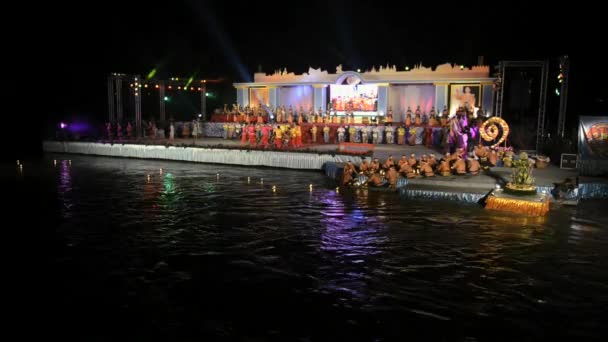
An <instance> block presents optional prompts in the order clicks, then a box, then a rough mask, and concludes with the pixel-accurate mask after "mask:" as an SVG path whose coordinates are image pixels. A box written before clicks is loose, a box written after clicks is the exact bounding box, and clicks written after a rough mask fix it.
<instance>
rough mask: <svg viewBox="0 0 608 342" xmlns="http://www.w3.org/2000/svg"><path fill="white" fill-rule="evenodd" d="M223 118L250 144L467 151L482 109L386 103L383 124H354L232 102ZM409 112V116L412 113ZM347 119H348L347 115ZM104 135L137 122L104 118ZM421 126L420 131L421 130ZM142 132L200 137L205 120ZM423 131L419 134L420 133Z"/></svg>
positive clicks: (228, 135)
mask: <svg viewBox="0 0 608 342" xmlns="http://www.w3.org/2000/svg"><path fill="white" fill-rule="evenodd" d="M224 114H225V115H226V119H227V120H226V121H225V122H224V123H223V124H222V126H223V127H222V136H223V138H224V139H227V140H239V141H240V142H241V144H246V145H248V146H252V147H253V146H261V147H264V148H268V147H271V148H275V149H277V148H285V147H301V146H303V145H304V144H305V143H306V144H335V143H343V142H354V143H368V144H399V145H406V144H407V145H415V144H417V143H420V140H421V139H422V144H424V145H427V146H431V145H435V146H441V147H443V149H444V150H445V151H449V152H450V153H454V152H455V150H456V149H457V148H461V149H463V150H464V151H466V152H471V151H472V150H473V147H474V146H475V145H476V144H477V143H479V138H480V136H479V126H480V124H481V123H482V120H483V119H484V115H483V113H477V116H475V115H473V113H472V112H471V110H470V108H466V107H461V108H458V110H457V112H456V114H455V115H452V116H450V115H448V112H447V108H444V110H443V112H442V113H441V114H438V115H437V114H436V113H435V110H434V108H433V109H431V111H430V113H429V115H426V114H425V113H421V111H420V107H418V108H417V109H416V110H415V111H414V112H411V109H409V108H408V112H407V113H406V116H405V121H404V122H393V120H392V119H393V114H392V110H390V109H389V111H388V114H387V116H386V118H384V119H383V122H382V124H380V125H379V124H378V123H377V122H374V121H372V123H371V124H353V123H354V117H352V116H350V114H349V115H347V116H346V117H340V119H339V120H338V116H337V115H335V112H333V115H330V114H331V112H330V111H325V112H324V113H322V111H321V108H319V110H318V111H316V112H313V111H311V110H309V111H308V112H304V110H303V109H302V107H300V109H299V110H293V109H292V108H291V107H289V108H288V109H286V108H285V107H279V108H276V109H273V108H270V107H245V108H244V109H242V110H241V108H239V107H238V106H236V105H235V106H233V108H232V110H228V108H227V106H226V107H225V111H224ZM412 115H413V116H412ZM346 120H348V123H345V121H346ZM105 129H106V136H107V137H108V138H110V139H119V140H120V139H130V138H133V137H135V136H136V132H135V127H134V125H133V124H131V123H130V122H127V123H126V125H121V123H115V124H110V123H107V124H106V127H105ZM421 130H422V131H421ZM142 131H143V132H142V133H143V134H142V135H143V136H144V137H152V138H169V139H174V138H176V137H178V136H179V137H181V138H194V139H196V138H198V137H200V136H202V133H203V124H202V122H201V121H200V120H198V119H196V120H192V122H191V123H190V122H185V123H180V124H179V126H176V124H175V123H174V122H173V120H171V121H168V122H166V123H165V124H164V127H163V128H162V129H159V128H158V127H157V125H156V123H155V122H154V121H148V122H143V127H142ZM421 133H422V134H421Z"/></svg>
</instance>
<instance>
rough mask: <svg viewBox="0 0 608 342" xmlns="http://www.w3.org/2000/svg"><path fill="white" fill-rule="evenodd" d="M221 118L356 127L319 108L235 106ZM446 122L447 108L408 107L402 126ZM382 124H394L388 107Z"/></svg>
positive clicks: (349, 118) (349, 114)
mask: <svg viewBox="0 0 608 342" xmlns="http://www.w3.org/2000/svg"><path fill="white" fill-rule="evenodd" d="M460 110H465V108H459V111H460ZM224 114H225V115H226V120H225V121H227V122H235V123H238V122H241V123H243V122H244V123H247V124H249V123H254V122H255V123H260V124H262V123H266V122H274V123H289V124H293V123H298V124H300V125H301V124H303V123H318V124H320V123H333V124H338V123H351V124H353V123H355V117H354V113H353V112H352V111H347V113H346V115H345V117H342V118H338V115H337V112H335V111H334V112H333V113H332V112H331V111H330V110H325V111H323V109H322V108H321V107H319V110H318V111H316V112H313V111H312V109H309V110H308V111H307V112H305V111H304V109H303V108H302V107H300V110H299V111H298V110H293V108H292V107H291V106H289V109H288V110H286V109H285V106H280V107H277V108H276V109H273V108H272V107H266V108H262V107H245V109H244V110H242V109H240V107H236V106H235V107H234V108H233V109H232V111H229V110H228V109H227V107H226V105H225V106H224ZM470 115H471V116H472V112H470ZM477 115H478V116H483V113H477ZM269 118H270V120H269ZM448 119H449V113H448V109H447V106H444V107H443V111H442V112H441V113H437V112H436V111H435V107H432V108H431V110H430V112H429V113H428V114H427V113H426V112H422V111H421V110H420V106H418V107H417V108H416V111H415V112H412V109H411V108H410V107H408V109H407V111H406V113H405V120H404V121H403V123H404V124H405V125H406V126H411V125H416V126H445V125H447V122H448ZM372 120H374V118H372ZM384 122H385V123H392V122H395V121H394V119H393V109H392V107H389V110H388V112H387V114H386V118H385V120H384Z"/></svg>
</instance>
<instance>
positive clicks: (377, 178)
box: [367, 173, 383, 186]
mask: <svg viewBox="0 0 608 342" xmlns="http://www.w3.org/2000/svg"><path fill="white" fill-rule="evenodd" d="M367 183H372V185H373V186H382V183H383V182H382V176H381V175H380V174H379V173H374V174H373V175H372V176H371V177H369V179H368V180H367Z"/></svg>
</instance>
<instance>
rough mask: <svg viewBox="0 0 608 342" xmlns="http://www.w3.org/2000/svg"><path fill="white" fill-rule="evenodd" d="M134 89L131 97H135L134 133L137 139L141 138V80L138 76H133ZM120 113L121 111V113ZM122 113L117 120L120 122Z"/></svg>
mask: <svg viewBox="0 0 608 342" xmlns="http://www.w3.org/2000/svg"><path fill="white" fill-rule="evenodd" d="M134 80H135V88H134V90H133V95H134V96H135V132H136V133H137V137H138V138H141V137H142V124H141V78H140V77H139V75H135V78H134ZM121 112H122V111H121ZM121 118H122V113H121V116H120V118H119V120H122V119H121Z"/></svg>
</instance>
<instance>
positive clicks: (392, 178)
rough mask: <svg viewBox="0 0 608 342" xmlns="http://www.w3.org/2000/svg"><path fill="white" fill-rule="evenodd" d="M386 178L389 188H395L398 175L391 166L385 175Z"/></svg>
mask: <svg viewBox="0 0 608 342" xmlns="http://www.w3.org/2000/svg"><path fill="white" fill-rule="evenodd" d="M386 178H387V179H388V184H389V185H390V187H391V188H393V189H394V188H396V187H397V179H398V178H399V173H397V171H395V168H394V167H392V166H391V168H390V169H389V170H388V172H387V173H386Z"/></svg>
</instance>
